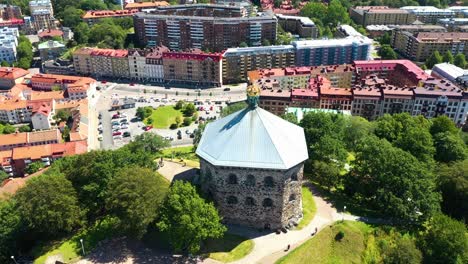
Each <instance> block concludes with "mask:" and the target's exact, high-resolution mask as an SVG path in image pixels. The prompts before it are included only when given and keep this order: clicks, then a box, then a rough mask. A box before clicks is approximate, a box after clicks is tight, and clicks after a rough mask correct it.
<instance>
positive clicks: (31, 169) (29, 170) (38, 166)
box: [24, 161, 44, 174]
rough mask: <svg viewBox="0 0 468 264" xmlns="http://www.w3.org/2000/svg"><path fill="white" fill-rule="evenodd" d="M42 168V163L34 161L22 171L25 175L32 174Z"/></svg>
mask: <svg viewBox="0 0 468 264" xmlns="http://www.w3.org/2000/svg"><path fill="white" fill-rule="evenodd" d="M42 168H44V163H42V162H41V161H35V162H33V163H31V164H29V165H28V166H27V167H26V169H25V170H24V172H26V173H27V174H33V173H36V172H38V171H39V170H40V169H42Z"/></svg>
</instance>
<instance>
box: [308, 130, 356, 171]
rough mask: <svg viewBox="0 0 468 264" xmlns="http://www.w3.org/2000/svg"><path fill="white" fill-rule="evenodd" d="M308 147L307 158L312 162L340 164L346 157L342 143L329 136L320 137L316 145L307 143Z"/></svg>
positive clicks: (346, 153)
mask: <svg viewBox="0 0 468 264" xmlns="http://www.w3.org/2000/svg"><path fill="white" fill-rule="evenodd" d="M309 146H310V149H309V158H310V159H312V160H321V161H325V162H337V163H339V164H342V163H344V161H345V160H346V158H347V156H348V152H347V151H346V149H345V147H344V143H343V141H341V140H339V139H337V138H335V137H333V136H332V135H329V134H327V135H324V136H323V137H320V139H319V140H318V141H317V142H316V143H309Z"/></svg>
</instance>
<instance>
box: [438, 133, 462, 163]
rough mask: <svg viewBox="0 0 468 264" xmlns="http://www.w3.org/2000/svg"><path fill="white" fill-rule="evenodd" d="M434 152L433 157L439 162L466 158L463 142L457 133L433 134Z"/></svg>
mask: <svg viewBox="0 0 468 264" xmlns="http://www.w3.org/2000/svg"><path fill="white" fill-rule="evenodd" d="M434 146H435V148H436V153H435V156H434V159H435V160H437V161H440V162H452V161H458V160H464V159H466V158H467V150H466V145H465V142H463V140H462V139H461V137H460V136H459V135H455V134H451V133H450V132H444V133H438V134H436V135H435V136H434Z"/></svg>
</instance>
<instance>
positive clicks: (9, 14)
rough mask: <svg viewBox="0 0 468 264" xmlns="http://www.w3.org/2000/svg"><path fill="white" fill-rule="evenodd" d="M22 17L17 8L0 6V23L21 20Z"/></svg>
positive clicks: (19, 9)
mask: <svg viewBox="0 0 468 264" xmlns="http://www.w3.org/2000/svg"><path fill="white" fill-rule="evenodd" d="M22 17H23V15H22V14H21V8H20V7H19V6H15V5H4V4H0V21H7V20H13V19H21V18H22Z"/></svg>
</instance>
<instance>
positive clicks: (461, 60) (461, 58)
mask: <svg viewBox="0 0 468 264" xmlns="http://www.w3.org/2000/svg"><path fill="white" fill-rule="evenodd" d="M453 64H455V65H456V66H458V67H460V68H462V69H464V68H466V65H467V62H466V57H465V54H463V53H457V55H455V59H454V60H453Z"/></svg>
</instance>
